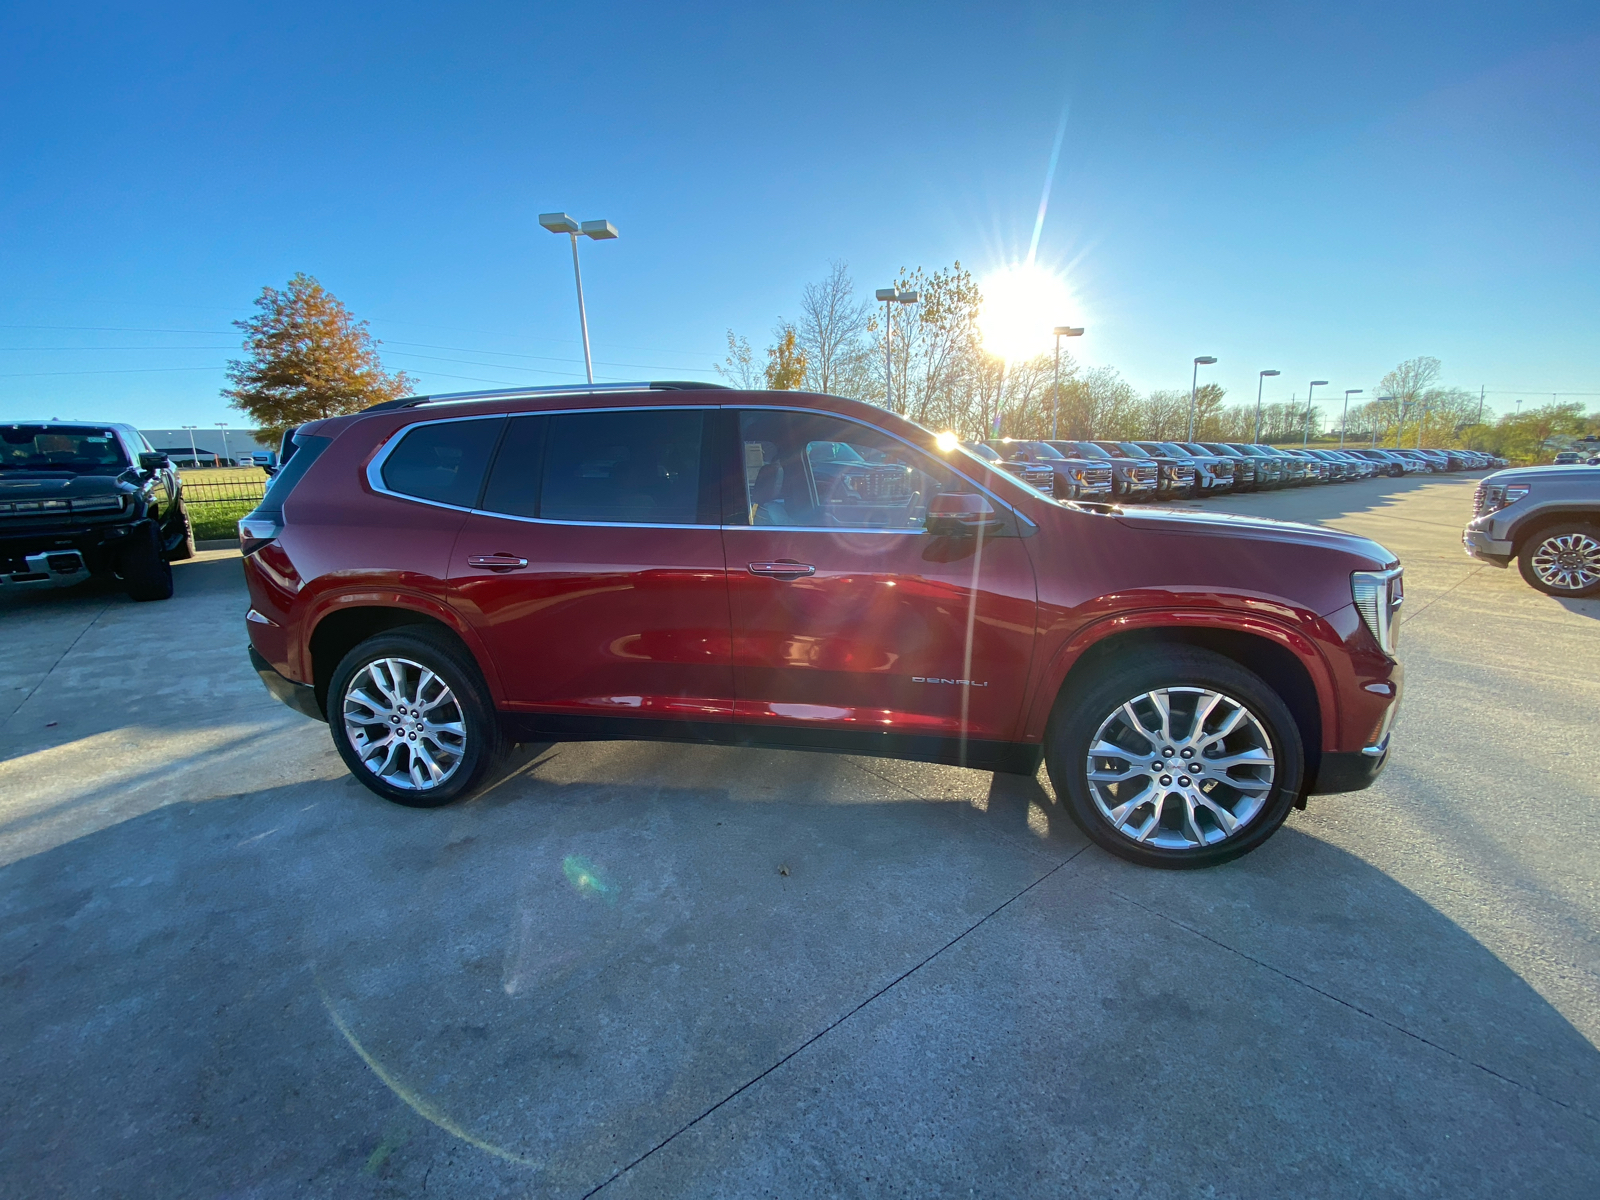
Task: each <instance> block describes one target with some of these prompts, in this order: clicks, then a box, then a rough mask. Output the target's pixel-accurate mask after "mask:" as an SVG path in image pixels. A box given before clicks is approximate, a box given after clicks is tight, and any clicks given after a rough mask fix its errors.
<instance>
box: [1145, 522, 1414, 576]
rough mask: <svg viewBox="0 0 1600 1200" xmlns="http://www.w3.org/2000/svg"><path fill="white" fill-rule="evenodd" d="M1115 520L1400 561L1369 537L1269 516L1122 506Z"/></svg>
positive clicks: (1381, 563) (1377, 561)
mask: <svg viewBox="0 0 1600 1200" xmlns="http://www.w3.org/2000/svg"><path fill="white" fill-rule="evenodd" d="M1117 520H1118V521H1120V522H1121V523H1122V524H1124V525H1126V526H1127V527H1128V528H1130V529H1138V530H1141V531H1142V532H1145V533H1172V534H1178V535H1180V536H1183V537H1227V538H1245V539H1248V540H1251V541H1262V542H1280V543H1290V544H1293V545H1297V546H1312V547H1321V548H1324V549H1328V550H1338V551H1341V552H1343V553H1345V554H1350V555H1354V556H1355V557H1357V558H1365V559H1368V560H1370V561H1371V563H1372V565H1373V567H1374V568H1375V569H1382V568H1384V567H1389V566H1393V565H1394V564H1395V563H1397V562H1399V559H1397V558H1396V557H1395V556H1394V555H1393V554H1392V553H1390V552H1389V551H1388V550H1387V549H1385V548H1384V547H1383V546H1381V545H1379V544H1378V543H1377V542H1375V541H1373V540H1372V539H1371V538H1364V537H1360V536H1359V535H1357V534H1354V533H1345V532H1343V531H1342V530H1338V529H1326V528H1324V527H1322V526H1321V525H1302V524H1300V523H1299V522H1296V521H1277V520H1273V519H1272V518H1271V517H1245V516H1239V515H1236V514H1234V513H1213V512H1197V511H1195V510H1193V509H1188V508H1125V509H1119V510H1118V512H1117Z"/></svg>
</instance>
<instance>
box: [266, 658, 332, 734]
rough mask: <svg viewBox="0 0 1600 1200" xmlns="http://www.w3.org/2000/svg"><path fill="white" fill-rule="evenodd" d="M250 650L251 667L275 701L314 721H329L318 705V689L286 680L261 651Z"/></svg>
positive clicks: (307, 684)
mask: <svg viewBox="0 0 1600 1200" xmlns="http://www.w3.org/2000/svg"><path fill="white" fill-rule="evenodd" d="M249 649H250V665H251V666H252V667H254V668H255V671H256V674H257V675H259V676H261V682H262V683H263V684H264V685H265V686H266V689H267V691H268V692H270V693H271V694H272V696H273V697H274V698H275V699H277V700H281V701H282V702H283V703H284V704H286V705H288V706H289V707H290V708H292V709H294V710H295V712H297V713H299V714H301V715H302V716H306V717H310V718H311V719H312V720H314V721H326V720H327V719H328V718H327V717H325V716H324V715H323V712H322V706H321V705H320V704H318V703H317V689H316V688H314V687H312V686H311V685H310V684H309V683H296V682H295V681H294V680H292V679H285V678H284V677H283V676H282V675H279V674H278V672H277V671H276V670H274V669H273V666H272V664H271V663H269V662H268V661H267V660H266V659H265V658H263V657H262V656H261V651H259V650H257V649H256V648H255V647H254V646H251V647H250V648H249Z"/></svg>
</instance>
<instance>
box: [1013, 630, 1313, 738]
mask: <svg viewBox="0 0 1600 1200" xmlns="http://www.w3.org/2000/svg"><path fill="white" fill-rule="evenodd" d="M1147 629H1193V630H1203V631H1220V632H1227V633H1240V634H1245V635H1246V636H1251V637H1258V638H1261V639H1263V640H1265V641H1268V642H1272V643H1274V644H1275V645H1277V646H1280V647H1282V648H1283V649H1285V650H1287V651H1289V653H1290V654H1292V655H1294V657H1295V659H1296V661H1298V662H1299V663H1300V665H1301V666H1302V667H1303V668H1304V669H1305V672H1306V674H1307V675H1308V676H1309V677H1310V679H1311V686H1312V688H1313V690H1314V691H1315V693H1316V697H1317V708H1318V710H1319V714H1320V717H1321V722H1322V746H1321V748H1320V749H1321V750H1323V751H1324V752H1326V751H1327V750H1328V749H1329V748H1330V747H1336V746H1338V744H1339V740H1338V735H1339V728H1338V724H1339V708H1338V702H1337V699H1336V696H1337V692H1336V691H1335V688H1334V684H1333V673H1332V670H1331V668H1330V666H1329V664H1328V661H1327V659H1326V658H1325V657H1324V656H1323V654H1322V651H1321V650H1320V649H1318V647H1317V644H1316V642H1315V641H1314V640H1313V639H1312V638H1310V637H1308V636H1307V635H1306V634H1305V633H1304V632H1302V631H1301V630H1297V629H1294V628H1291V627H1290V626H1287V625H1283V624H1280V623H1279V622H1277V621H1273V620H1270V619H1268V618H1266V617H1261V616H1256V615H1253V614H1244V613H1238V612H1231V611H1219V610H1218V609H1215V608H1193V609H1170V608H1165V609H1143V610H1138V611H1134V612H1124V613H1119V614H1117V615H1115V616H1107V617H1102V618H1100V619H1099V620H1096V621H1091V622H1090V623H1089V624H1087V625H1085V626H1083V627H1082V628H1080V629H1078V630H1076V631H1075V632H1074V633H1073V634H1072V635H1071V636H1070V637H1068V638H1067V640H1066V641H1065V642H1064V643H1062V645H1061V646H1059V647H1058V648H1057V649H1056V652H1055V653H1054V654H1053V655H1052V656H1051V658H1050V661H1049V663H1048V664H1047V665H1046V666H1045V669H1044V670H1043V671H1042V672H1040V675H1039V678H1038V682H1037V683H1036V684H1035V686H1034V689H1033V693H1032V695H1031V696H1030V697H1029V699H1028V701H1027V705H1026V710H1025V711H1026V714H1027V715H1026V717H1025V720H1024V725H1023V729H1022V738H1021V740H1023V741H1027V742H1035V741H1040V740H1042V739H1043V737H1044V732H1045V726H1046V724H1047V723H1048V722H1049V720H1050V713H1051V710H1052V709H1054V708H1055V703H1056V697H1057V696H1058V695H1060V692H1061V688H1062V686H1063V684H1065V682H1066V679H1067V676H1068V675H1069V674H1071V672H1072V668H1073V667H1074V666H1076V665H1077V663H1078V662H1079V660H1081V659H1082V658H1083V656H1084V654H1085V653H1087V652H1088V651H1089V650H1090V649H1092V648H1093V647H1095V646H1098V645H1100V644H1101V643H1103V642H1104V641H1105V640H1106V639H1107V638H1112V637H1116V636H1118V635H1119V634H1124V633H1132V632H1135V631H1142V630H1147Z"/></svg>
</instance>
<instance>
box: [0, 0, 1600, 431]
mask: <svg viewBox="0 0 1600 1200" xmlns="http://www.w3.org/2000/svg"><path fill="white" fill-rule="evenodd" d="M0 64H3V66H4V70H3V72H0V419H4V418H7V417H10V418H17V417H23V416H35V415H43V416H55V415H59V416H63V417H71V416H84V417H88V416H98V417H101V418H107V419H120V420H130V421H134V422H136V423H138V424H140V425H144V426H147V427H148V426H170V425H178V424H183V423H196V424H211V423H212V422H215V421H225V420H229V419H230V418H231V419H233V420H234V421H236V422H237V421H239V420H241V419H242V418H241V417H240V416H239V414H237V413H230V412H229V410H228V409H227V406H226V402H225V401H224V400H222V399H221V398H220V397H219V395H218V391H219V389H220V388H221V387H222V386H223V377H222V366H223V363H224V362H225V361H226V359H227V358H228V357H230V356H231V355H232V354H234V353H236V352H237V345H238V341H237V335H235V334H232V333H230V332H229V330H230V326H229V322H230V321H231V320H232V319H234V318H236V317H241V316H245V315H248V313H249V311H250V304H251V301H252V299H253V298H254V297H255V295H256V294H257V293H258V292H259V290H260V288H261V287H262V285H264V284H268V283H271V284H280V285H281V284H282V283H283V281H284V280H286V279H287V278H288V276H289V275H291V274H292V273H293V272H295V271H298V270H303V271H307V272H309V273H311V274H313V275H315V276H317V277H318V278H319V279H320V280H321V281H322V282H323V283H324V284H325V285H326V286H327V287H329V288H330V289H331V290H333V291H334V292H335V293H336V294H337V295H339V296H340V297H341V298H342V299H343V300H344V301H345V302H346V303H347V304H349V305H350V306H351V307H352V308H353V309H354V310H355V312H356V313H357V314H358V315H359V316H363V317H366V318H368V319H370V321H371V323H372V328H373V331H374V333H376V334H377V335H378V336H379V337H380V338H382V339H383V340H384V342H385V345H384V349H383V353H384V356H385V360H386V362H387V363H388V364H389V365H391V366H395V367H404V368H405V369H406V370H408V371H410V372H411V373H412V374H414V375H416V376H417V377H418V378H419V380H420V381H421V385H422V390H426V391H444V390H457V389H463V388H470V387H474V386H478V385H479V381H483V382H492V383H505V384H523V383H530V384H532V383H562V382H568V381H572V380H574V379H578V378H581V372H582V369H583V368H582V361H581V350H580V347H579V344H578V341H577V329H576V316H575V312H574V307H575V306H574V302H573V295H572V279H571V270H570V260H569V258H568V255H567V247H566V244H565V240H564V239H559V238H556V237H553V236H551V235H549V234H547V233H545V232H543V231H542V230H540V229H539V228H538V226H537V224H536V222H535V217H536V215H537V214H538V213H539V212H541V211H547V210H551V209H565V210H566V211H568V212H570V213H571V214H572V215H573V216H575V217H578V218H580V219H584V218H595V217H605V218H609V219H610V220H611V221H612V222H614V223H615V224H616V225H617V227H618V228H619V229H620V230H621V233H622V237H621V238H620V239H619V240H617V241H615V242H608V243H604V244H594V243H585V244H584V246H583V253H584V271H585V284H586V289H587V293H588V300H589V313H590V327H591V332H592V336H593V340H594V347H595V357H596V360H597V366H596V372H597V374H598V375H601V376H603V377H607V378H614V379H637V378H651V377H655V378H662V377H685V376H687V377H691V378H693V377H700V378H707V379H714V378H715V376H714V374H712V372H711V363H712V361H713V360H714V359H715V358H716V357H717V356H718V355H719V352H720V350H721V347H722V344H723V336H724V335H723V331H724V330H725V329H727V328H728V327H733V328H735V329H737V330H739V331H740V332H742V333H745V334H747V335H748V336H749V337H750V338H751V340H752V341H753V342H756V343H757V344H758V345H759V344H761V342H762V340H763V339H764V338H765V337H766V335H767V332H768V330H769V329H770V327H771V326H772V324H773V323H774V321H775V320H776V319H777V318H778V317H779V316H780V315H786V316H792V315H794V314H795V312H796V309H797V300H798V296H799V292H800V289H801V287H802V285H803V284H804V283H805V282H807V281H808V280H811V279H815V278H817V277H819V276H820V275H822V274H823V273H824V272H825V271H826V270H827V266H828V263H829V261H830V260H832V259H844V260H846V261H848V262H849V264H850V266H851V269H852V271H853V273H854V274H855V275H856V277H857V280H858V282H859V284H860V285H861V287H862V288H863V289H864V290H866V291H870V289H871V288H873V287H874V286H881V285H883V284H885V283H887V282H889V280H890V278H891V276H892V273H893V272H894V271H895V270H896V269H897V268H899V267H901V266H914V265H923V266H927V267H936V266H942V265H946V264H948V263H950V262H951V261H953V260H955V259H959V260H961V261H962V262H963V263H964V264H966V265H968V266H970V267H972V268H973V269H974V270H976V271H977V272H978V273H979V274H980V275H981V274H983V273H985V272H987V271H989V270H991V269H994V268H996V267H999V266H1001V265H1003V264H1004V263H1005V262H1007V261H1009V260H1014V259H1016V258H1018V257H1020V256H1021V255H1022V254H1024V253H1025V252H1026V249H1027V245H1028V240H1029V236H1030V234H1031V233H1032V227H1033V219H1034V214H1035V211H1036V209H1037V207H1038V203H1039V191H1040V187H1041V185H1042V183H1043V178H1044V171H1045V163H1046V160H1047V158H1048V155H1049V150H1050V142H1051V139H1052V137H1053V135H1054V133H1055V129H1056V124H1057V121H1058V119H1059V116H1060V112H1061V109H1062V106H1063V104H1064V103H1066V102H1070V106H1071V108H1070V113H1071V115H1070V119H1069V121H1068V125H1067V132H1066V137H1065V142H1064V145H1063V150H1062V155H1061V165H1060V168H1059V171H1058V173H1057V177H1056V183H1055V188H1054V193H1053V196H1052V200H1051V205H1050V209H1049V213H1048V216H1047V218H1046V221H1045V225H1044V228H1043V232H1042V237H1041V241H1040V248H1039V256H1040V260H1041V262H1044V263H1046V264H1049V265H1051V266H1053V267H1056V268H1058V269H1061V270H1062V271H1064V272H1065V273H1066V275H1067V278H1068V281H1069V284H1070V286H1071V288H1072V290H1073V292H1074V294H1075V295H1076V296H1077V297H1078V298H1079V300H1080V302H1081V306H1082V307H1081V309H1080V311H1078V312H1076V313H1072V314H1063V317H1062V319H1064V320H1071V321H1074V322H1075V323H1082V324H1085V325H1087V326H1088V327H1089V332H1088V334H1087V336H1085V337H1084V338H1083V339H1082V340H1081V344H1080V345H1079V347H1078V349H1079V350H1080V352H1081V357H1082V359H1083V360H1084V361H1085V362H1087V363H1090V364H1094V365H1099V364H1109V365H1112V366H1115V367H1117V368H1118V369H1119V370H1120V371H1122V373H1123V374H1124V375H1125V376H1126V377H1127V378H1128V379H1129V380H1130V381H1131V382H1132V383H1133V384H1134V385H1135V386H1136V387H1139V388H1141V389H1149V388H1155V387H1185V386H1187V384H1188V374H1189V369H1188V364H1189V360H1190V359H1191V358H1192V357H1193V356H1194V355H1196V354H1215V355H1216V356H1217V357H1218V358H1219V359H1220V362H1219V363H1218V365H1217V366H1216V367H1214V368H1211V375H1210V377H1211V378H1212V379H1214V380H1216V381H1217V382H1219V383H1221V384H1223V385H1224V386H1225V387H1227V388H1228V390H1229V393H1230V396H1231V397H1232V398H1234V399H1245V398H1247V397H1248V398H1249V399H1252V400H1253V399H1254V392H1255V382H1256V372H1257V371H1258V370H1259V369H1261V368H1264V367H1274V368H1278V369H1280V370H1282V371H1283V372H1284V374H1283V377H1282V378H1281V379H1280V380H1277V381H1273V382H1275V383H1276V384H1277V385H1278V386H1277V387H1276V389H1275V390H1271V389H1269V391H1268V398H1269V399H1287V398H1288V397H1289V395H1290V394H1291V393H1292V392H1296V391H1297V392H1298V394H1299V395H1300V396H1304V389H1305V381H1306V380H1308V379H1311V378H1317V379H1327V380H1329V381H1330V388H1329V389H1328V390H1329V391H1330V392H1335V393H1337V392H1338V391H1340V390H1342V389H1343V388H1347V387H1365V388H1369V389H1370V388H1371V387H1372V386H1373V384H1374V383H1375V382H1376V381H1377V379H1378V378H1379V377H1380V376H1381V375H1382V373H1383V372H1384V371H1385V370H1386V369H1388V368H1389V367H1390V366H1392V365H1393V364H1394V363H1395V362H1397V361H1398V360H1400V359H1402V358H1407V357H1411V356H1414V355H1418V354H1432V355H1435V356H1437V357H1439V358H1441V359H1442V360H1444V364H1445V375H1446V379H1447V381H1449V382H1451V383H1455V384H1459V385H1461V386H1465V387H1470V388H1473V389H1476V388H1477V387H1478V386H1479V385H1480V384H1483V385H1486V386H1487V387H1488V388H1489V390H1490V392H1491V396H1490V406H1491V407H1499V408H1501V409H1508V408H1510V407H1511V404H1512V401H1513V399H1514V396H1513V393H1514V392H1525V393H1530V394H1529V395H1528V396H1527V399H1528V400H1529V401H1530V402H1537V400H1538V399H1539V395H1538V394H1540V393H1552V392H1559V393H1597V395H1595V396H1593V397H1592V398H1589V403H1590V404H1591V405H1592V406H1594V407H1600V336H1597V333H1596V323H1597V322H1596V318H1597V316H1600V303H1597V302H1600V249H1597V241H1600V7H1597V6H1595V5H1594V4H1592V3H1589V4H1576V3H1573V4H1556V3H1544V4H1541V3H1517V4H1495V5H1471V4H1459V3H1458V4H1405V3H1400V4H1396V3H1392V2H1391V3H1385V4H1365V3H1347V4H1341V5H1327V6H1324V7H1323V8H1321V9H1320V10H1319V9H1314V8H1313V7H1311V6H1306V5H1283V4H1260V5H1218V4H1215V3H1213V4H1152V5H1138V4H1126V5H1125V4H1110V5H1108V4H1104V3H1100V4H1093V5H1090V4H1082V5H1078V4H1004V3H990V4H984V5H952V4H930V3H918V4H909V3H908V4H876V5H831V4H826V3H821V4H810V5H759V4H758V5H750V4H738V5H699V6H682V5H671V4H660V3H657V4H652V5H630V4H625V3H624V4H613V5H610V6H598V5H570V4H568V5H561V6H553V5H515V6H514V5H468V4H455V5H449V6H436V5H429V6H415V5H407V4H396V3H390V4H384V5H377V4H373V5H367V6H357V5H339V4H326V3H324V4H319V5H304V6H297V5H294V4H287V3H284V4H276V5H273V6H270V7H264V6H263V7H258V6H243V5H240V6H228V5H215V4H208V5H193V6H175V5H161V4H147V5H138V6H127V7H111V6H103V7H98V8H94V9H73V8H71V7H70V6H60V5H51V6H46V5H43V4H34V5H30V6H23V5H15V4H14V5H10V6H7V7H6V8H5V9H4V10H3V11H0ZM518 355H520V356H523V357H514V356H518ZM1319 395H1320V393H1319ZM1546 398H1548V396H1546Z"/></svg>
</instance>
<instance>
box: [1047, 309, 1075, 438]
mask: <svg viewBox="0 0 1600 1200" xmlns="http://www.w3.org/2000/svg"><path fill="white" fill-rule="evenodd" d="M1055 333H1056V393H1055V399H1054V400H1052V401H1051V402H1050V440H1051V441H1052V442H1053V441H1055V440H1056V438H1058V437H1060V436H1061V435H1060V433H1058V432H1057V423H1058V421H1059V418H1060V416H1061V339H1062V338H1064V337H1082V336H1083V327H1082V326H1081V325H1057V326H1056V329H1055Z"/></svg>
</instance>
